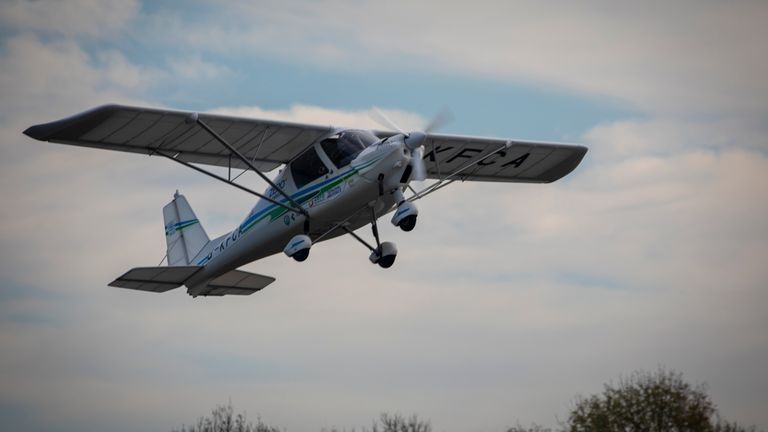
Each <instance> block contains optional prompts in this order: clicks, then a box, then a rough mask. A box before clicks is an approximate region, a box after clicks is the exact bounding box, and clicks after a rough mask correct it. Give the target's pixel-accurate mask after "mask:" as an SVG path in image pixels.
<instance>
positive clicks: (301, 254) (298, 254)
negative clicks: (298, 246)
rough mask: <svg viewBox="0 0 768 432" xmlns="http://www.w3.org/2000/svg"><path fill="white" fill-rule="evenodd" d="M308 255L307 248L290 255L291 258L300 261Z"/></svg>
mask: <svg viewBox="0 0 768 432" xmlns="http://www.w3.org/2000/svg"><path fill="white" fill-rule="evenodd" d="M308 256H309V248H306V249H302V250H300V251H297V252H296V253H295V254H293V255H292V256H291V258H293V259H295V260H296V261H298V262H302V261H304V260H306V259H307V257H308Z"/></svg>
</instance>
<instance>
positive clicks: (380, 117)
mask: <svg viewBox="0 0 768 432" xmlns="http://www.w3.org/2000/svg"><path fill="white" fill-rule="evenodd" d="M370 115H371V118H372V119H373V120H374V121H376V123H378V124H380V125H382V126H384V127H386V128H389V129H392V130H396V131H398V132H400V133H401V134H403V136H406V137H407V136H408V133H407V132H404V131H403V130H402V129H400V126H398V125H397V123H395V122H393V121H392V120H391V119H390V118H389V117H387V115H386V114H384V112H383V111H382V110H380V109H379V107H373V108H372V109H371V113H370Z"/></svg>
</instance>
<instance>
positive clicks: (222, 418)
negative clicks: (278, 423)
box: [174, 402, 280, 432]
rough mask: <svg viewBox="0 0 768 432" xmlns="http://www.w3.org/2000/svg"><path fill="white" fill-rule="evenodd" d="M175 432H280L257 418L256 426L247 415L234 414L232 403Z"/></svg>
mask: <svg viewBox="0 0 768 432" xmlns="http://www.w3.org/2000/svg"><path fill="white" fill-rule="evenodd" d="M174 432H280V429H279V428H277V427H275V426H269V425H267V424H265V423H264V422H262V421H261V418H259V417H256V424H254V423H253V422H252V421H248V419H247V418H246V415H245V413H238V414H237V415H235V414H234V409H233V408H232V402H229V403H228V404H226V405H219V406H217V407H216V408H215V409H214V410H213V411H211V415H210V416H209V417H200V418H198V419H197V422H196V423H195V424H194V425H191V426H184V425H182V426H181V429H174Z"/></svg>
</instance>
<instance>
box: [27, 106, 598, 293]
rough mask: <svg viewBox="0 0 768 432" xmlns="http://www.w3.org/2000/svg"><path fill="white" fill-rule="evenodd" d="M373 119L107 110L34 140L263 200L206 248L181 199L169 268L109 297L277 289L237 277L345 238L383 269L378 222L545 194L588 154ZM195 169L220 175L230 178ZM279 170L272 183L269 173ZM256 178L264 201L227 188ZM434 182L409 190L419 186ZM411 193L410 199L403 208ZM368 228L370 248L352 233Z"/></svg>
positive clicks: (149, 272) (169, 217) (172, 214)
mask: <svg viewBox="0 0 768 432" xmlns="http://www.w3.org/2000/svg"><path fill="white" fill-rule="evenodd" d="M377 112H378V117H379V121H380V122H381V123H382V124H383V125H385V126H386V127H388V128H390V129H391V130H390V131H370V130H358V129H348V128H339V127H333V126H317V125H311V124H302V123H290V122H283V121H274V120H264V119H250V118H237V117H230V116H224V115H217V114H207V113H195V112H185V111H174V110H165V109H154V108H143V107H131V106H121V105H105V106H101V107H97V108H94V109H92V110H89V111H85V112H83V113H80V114H76V115H74V116H72V117H68V118H65V119H62V120H58V121H54V122H50V123H45V124H40V125H36V126H32V127H30V128H28V129H27V130H25V131H24V133H25V134H26V135H28V136H29V137H32V138H34V139H37V140H41V141H49V142H53V143H61V144H70V145H76V146H84V147H94V148H100V149H107V150H117V151H124V152H131V153H140V154H145V155H150V156H153V155H156V156H161V157H164V158H167V159H169V160H171V161H173V162H176V163H179V164H182V165H184V166H187V167H189V168H192V169H194V170H196V171H198V172H201V173H203V174H206V175H208V176H211V177H213V178H215V179H217V180H220V181H222V182H224V183H227V184H229V185H231V186H234V187H236V188H239V189H241V190H243V191H246V192H248V193H251V194H252V195H254V196H256V197H258V198H259V200H258V201H257V202H256V205H255V206H254V207H253V209H252V210H251V211H250V213H248V215H247V216H246V217H245V219H244V220H243V221H242V222H241V223H240V224H239V225H238V226H237V227H235V228H234V229H233V230H232V231H230V232H229V233H227V234H224V235H222V236H219V237H217V238H215V239H213V240H211V239H209V237H208V235H207V234H206V232H205V230H204V229H203V227H202V226H201V225H200V222H199V220H198V219H197V216H195V213H194V212H193V211H192V208H191V207H190V205H189V203H188V202H187V200H186V198H185V197H184V196H183V195H180V194H179V193H178V191H176V193H175V194H174V196H173V200H172V201H171V202H170V203H169V204H167V205H166V206H165V207H163V218H164V222H165V240H166V244H167V255H166V257H167V260H168V262H167V266H157V267H137V268H133V269H131V270H129V271H128V272H126V273H125V274H123V275H122V276H120V277H118V278H117V279H115V280H114V281H113V282H112V283H110V284H109V285H110V286H114V287H122V288H130V289H135V290H142V291H152V292H165V291H168V290H171V289H174V288H177V287H179V286H181V285H185V286H186V287H187V292H188V293H189V294H190V295H191V296H193V297H197V296H222V295H229V294H237V295H247V294H253V293H254V292H256V291H259V290H261V289H262V288H264V287H266V286H267V285H269V284H270V283H272V282H274V281H275V279H274V278H273V277H270V276H264V275H259V274H254V273H250V272H246V271H243V270H238V267H240V266H243V265H245V264H247V263H250V262H252V261H255V260H258V259H261V258H264V257H267V256H270V255H274V254H276V253H279V252H281V251H282V252H284V253H285V254H286V255H287V256H289V257H292V258H293V259H295V260H296V261H304V260H306V259H307V257H308V256H309V251H310V249H311V247H312V245H313V244H316V243H318V242H321V241H325V240H329V239H331V238H334V237H337V236H340V235H344V234H349V235H350V236H352V237H354V238H355V239H356V240H357V241H359V242H360V243H361V244H363V245H365V247H367V248H368V249H369V250H370V252H371V253H370V257H369V259H370V261H371V262H372V263H374V264H378V265H379V266H381V267H383V268H388V267H390V266H392V264H393V263H394V261H395V257H396V256H397V248H396V247H395V244H394V243H391V242H382V241H380V239H379V233H378V228H377V219H378V218H380V217H381V216H383V215H385V214H387V213H389V212H390V211H394V214H393V216H392V218H391V223H392V224H394V225H395V226H398V227H400V228H401V229H402V230H403V231H411V230H412V229H414V227H415V226H416V220H417V216H418V209H417V208H416V205H415V204H414V201H417V200H419V199H421V198H424V197H425V196H427V195H429V194H431V193H433V192H435V191H437V190H439V189H441V188H443V187H445V186H447V185H449V184H451V183H453V182H455V181H457V180H459V181H467V180H469V181H495V182H523V183H549V182H553V181H555V180H558V179H560V178H561V177H563V176H565V175H567V174H568V173H570V172H571V171H573V169H575V168H576V166H577V165H578V164H579V163H580V162H581V160H582V158H583V157H584V155H585V154H586V152H587V148H586V147H583V146H579V145H571V144H560V143H544V142H532V141H521V140H511V139H495V138H493V139H492V138H482V137H474V136H457V135H446V134H437V133H433V130H434V129H435V128H436V127H437V126H439V124H440V123H443V122H444V121H445V117H446V116H445V115H438V116H437V117H436V118H435V119H434V120H433V121H432V122H431V123H430V125H429V126H427V127H426V128H425V130H424V131H414V132H405V131H403V130H401V129H400V128H398V127H397V125H396V124H394V123H393V122H391V121H390V120H389V119H387V118H386V116H385V115H384V114H383V113H382V112H380V111H377ZM202 165H212V166H218V167H226V168H228V170H227V173H228V174H227V177H224V176H223V173H222V175H219V174H216V173H214V172H211V171H208V170H206V169H204V168H203V167H202ZM281 166H283V168H282V169H281V170H280V171H279V173H278V174H277V176H275V177H274V179H270V178H269V177H267V176H266V175H265V174H264V172H268V171H271V170H274V169H276V168H278V167H281ZM233 169H234V170H244V171H243V172H245V171H247V170H252V171H253V172H255V173H256V174H257V175H259V176H260V177H261V178H262V179H264V181H266V182H267V184H268V185H269V187H268V188H267V190H266V191H265V192H264V193H258V192H256V191H253V190H251V189H249V188H247V187H245V186H243V185H242V184H240V183H236V182H235V180H236V177H235V178H233V177H232V170H233ZM424 179H433V180H434V182H433V183H431V184H430V185H428V186H426V187H423V188H421V189H420V190H419V191H416V190H415V189H414V188H413V187H412V186H411V185H410V183H411V182H412V181H414V180H424ZM406 194H408V195H409V196H407V197H406ZM368 224H370V225H371V227H372V231H373V239H374V242H373V244H371V243H369V242H368V241H366V240H365V239H363V238H362V237H360V235H358V234H357V233H355V230H357V229H358V228H360V227H363V226H365V225H368Z"/></svg>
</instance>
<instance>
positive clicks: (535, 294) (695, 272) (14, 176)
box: [0, 0, 768, 432]
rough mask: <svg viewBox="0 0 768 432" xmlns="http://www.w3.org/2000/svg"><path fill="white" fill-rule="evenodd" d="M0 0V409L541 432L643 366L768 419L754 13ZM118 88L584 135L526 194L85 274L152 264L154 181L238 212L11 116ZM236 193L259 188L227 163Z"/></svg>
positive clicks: (156, 99)
mask: <svg viewBox="0 0 768 432" xmlns="http://www.w3.org/2000/svg"><path fill="white" fill-rule="evenodd" d="M412 3H416V2H396V1H388V2H380V1H378V2H341V1H317V2H316V1H307V2H303V1H293V2H281V1H274V2H259V1H242V2H238V1H232V2H228V3H227V7H223V6H220V5H218V4H215V3H214V2H204V1H185V2H181V1H179V2H151V3H150V2H147V3H142V2H139V1H138V0H136V1H127V0H119V1H118V0H115V1H97V0H73V1H68V2H58V1H54V0H50V1H48V0H38V1H18V0H6V1H4V2H2V3H0V200H1V201H2V203H3V204H2V206H0V242H1V243H0V245H1V246H2V247H1V248H0V254H2V255H1V256H0V347H1V348H0V422H2V424H4V425H6V426H8V427H9V430H32V431H37V430H40V431H43V430H61V431H80V430H106V429H109V430H116V431H135V430H146V431H154V430H169V429H171V428H172V427H174V426H179V425H181V424H182V423H185V422H186V423H189V422H191V421H193V420H194V419H195V418H197V416H199V415H202V414H205V413H206V412H208V411H209V410H210V409H211V408H213V407H214V406H215V405H216V404H219V403H225V402H226V401H227V400H229V399H231V400H232V402H233V403H234V405H235V408H236V409H237V410H245V411H247V413H248V414H249V416H251V417H254V418H255V417H256V415H261V417H262V418H263V419H264V420H266V421H267V422H268V423H271V424H276V425H280V426H281V427H285V428H287V429H288V430H289V431H309V430H320V429H321V428H322V427H332V426H337V427H347V428H350V427H357V428H359V427H360V426H363V425H368V424H369V422H370V419H372V418H373V417H375V416H377V415H378V413H380V412H382V411H389V412H402V413H411V412H416V413H418V414H419V415H420V416H422V417H424V418H429V419H431V420H432V423H433V425H434V426H435V428H436V430H440V431H448V432H454V431H464V430H477V431H500V430H503V429H504V427H506V426H509V425H513V424H515V423H516V422H517V421H520V422H522V423H529V422H532V421H536V422H538V423H543V424H545V425H555V424H556V423H557V421H556V416H559V418H561V419H562V418H563V417H564V416H565V414H566V412H567V410H568V408H569V407H570V406H571V403H572V401H573V398H574V396H575V395H577V394H580V393H581V394H589V393H592V392H596V391H599V390H600V388H601V385H602V383H604V382H607V381H610V380H616V379H617V378H618V377H619V376H621V375H622V374H628V373H630V372H631V371H633V370H637V369H646V370H647V369H651V370H652V369H655V368H656V367H657V366H658V365H663V366H665V367H668V368H672V369H676V370H679V371H682V372H683V373H684V376H685V377H686V378H687V379H688V380H689V381H691V382H694V383H706V384H707V385H708V388H709V393H710V395H711V396H712V398H713V400H714V401H715V403H716V404H717V405H718V407H719V408H720V411H721V413H722V414H723V415H724V416H725V417H726V418H728V419H732V420H738V421H740V422H743V423H747V424H757V425H758V426H760V427H763V428H768V412H766V410H765V407H766V406H768V374H767V373H766V372H765V365H766V364H768V313H767V312H766V305H768V266H767V265H766V263H767V262H768V192H766V188H768V121H766V119H768V80H766V79H765V77H766V76H768V56H767V55H766V51H765V41H766V40H768V27H766V26H765V23H766V22H768V7H766V5H765V3H764V2H762V1H754V2H750V1H741V2H712V1H702V0H696V1H683V0H681V1H677V2H661V1H659V2H651V3H649V2H634V3H631V4H630V3H628V2H621V3H617V2H596V1H584V2H570V1H563V2H546V3H542V2H527V1H519V2H511V1H500V2H487V1H479V2H465V3H458V2H456V3H453V2H443V1H435V2H418V3H416V4H412ZM109 102H119V103H131V104H142V105H151V106H163V107H171V108H177V109H194V110H200V111H208V110H220V111H221V110H229V111H234V112H238V113H240V114H242V115H254V116H268V117H277V118H285V119H291V120H297V121H306V122H312V123H321V124H329V123H330V124H335V125H347V126H357V127H366V126H373V123H372V121H371V119H370V118H369V116H368V114H367V112H368V110H369V109H370V108H371V107H372V106H380V107H382V108H384V109H386V110H390V112H391V113H392V115H393V117H396V118H397V119H398V121H400V122H402V123H403V125H404V126H406V127H414V128H416V127H419V126H420V125H423V124H425V123H426V122H427V121H428V119H429V118H430V117H431V116H432V115H434V114H435V113H437V112H439V111H440V109H441V108H442V107H445V106H447V107H450V108H451V109H452V111H453V113H454V117H455V120H454V121H453V122H452V123H451V124H450V125H448V126H446V127H445V128H444V130H443V132H446V133H461V134H473V135H491V136H499V137H515V138H526V139H539V140H557V141H569V142H577V143H584V144H586V145H587V146H589V147H590V152H589V154H588V156H587V158H586V159H585V161H584V162H583V163H582V165H581V166H580V167H579V168H578V169H577V170H576V171H575V172H574V173H573V174H572V175H570V176H569V177H568V178H566V179H564V180H562V181H560V182H557V183H555V184H551V185H514V184H482V183H474V184H470V183H464V184H458V185H452V186H451V187H450V188H446V189H444V190H443V191H441V192H440V193H437V194H434V195H433V196H432V197H431V198H430V199H429V200H424V201H421V202H420V203H419V205H420V212H421V213H420V214H421V216H420V219H419V226H418V227H417V228H416V230H415V231H413V232H412V233H402V232H400V231H399V230H396V229H394V228H393V227H391V226H389V225H388V224H387V223H386V222H385V223H384V224H382V230H383V233H382V235H383V236H384V237H385V238H386V239H387V240H392V241H395V242H396V243H397V244H398V248H399V249H400V254H399V257H398V262H397V263H396V264H395V266H394V267H393V268H391V269H389V270H382V269H380V268H378V267H375V266H372V265H370V263H368V261H367V255H368V253H367V252H366V250H364V249H363V248H361V247H360V246H359V245H358V244H357V243H355V242H354V241H353V240H351V239H348V238H341V239H338V240H336V241H333V242H330V243H323V244H320V245H317V246H316V247H315V248H314V249H313V254H312V257H311V258H310V259H309V260H308V261H307V262H305V263H302V264H299V263H295V262H293V261H292V260H289V259H287V258H285V257H283V256H275V257H271V258H268V259H266V260H263V261H260V262H256V263H252V264H250V265H248V266H246V267H245V269H247V270H250V271H254V272H258V273H264V274H269V275H272V276H275V277H276V278H277V282H276V283H274V284H272V285H271V286H269V287H268V288H267V289H265V290H264V291H262V292H260V293H258V294H256V295H253V296H251V297H246V298H220V299H205V298H198V299H192V298H190V297H188V296H187V295H186V294H185V293H184V292H183V291H182V290H177V291H173V292H169V293H166V294H162V295H154V294H151V293H140V292H133V291H128V290H120V289H116V288H108V287H106V284H107V283H108V282H110V281H111V280H113V279H114V277H115V276H117V275H119V274H121V273H122V272H123V271H125V270H127V269H128V268H130V267H135V266H145V265H157V264H158V263H159V262H160V260H161V259H162V257H163V255H164V252H165V250H164V249H165V242H164V236H163V223H162V215H161V208H162V206H163V205H164V204H165V203H167V202H168V201H169V200H170V198H171V196H172V194H173V191H174V190H176V189H177V188H178V189H180V190H181V191H182V192H183V193H185V195H186V196H187V198H188V199H189V201H190V202H191V203H192V205H193V207H194V208H195V209H196V211H197V213H198V216H199V217H200V219H201V220H202V221H203V223H204V225H205V226H206V228H207V230H208V232H209V233H210V234H212V235H218V234H221V233H223V232H225V231H227V230H229V229H231V227H232V226H234V225H235V224H236V223H238V222H239V221H240V220H241V218H242V217H243V216H244V214H245V213H246V212H247V211H248V210H249V209H250V207H251V206H252V204H253V202H252V201H251V197H250V196H249V195H247V194H243V193H242V192H239V191H237V190H234V189H232V188H227V187H225V186H222V185H220V184H218V183H213V182H212V181H209V180H208V179H207V178H204V177H202V176H199V175H198V174H196V173H194V172H191V171H189V170H186V169H184V168H183V167H178V166H175V165H169V163H168V162H167V161H164V160H158V159H157V158H148V157H143V156H138V155H127V154H118V153H110V152H103V151H97V150H89V149H82V148H74V147H67V146H59V145H54V144H47V143H41V142H36V141H33V140H31V139H29V138H27V137H25V136H23V135H22V134H21V131H22V130H24V129H25V128H26V127H27V126H29V125H32V124H36V123H41V122H45V121H50V120H53V119H57V118H61V117H63V116H66V115H70V114H73V113H76V112H79V111H81V110H84V109H87V108H90V107H93V106H95V105H98V104H103V103H109ZM243 179H244V182H245V183H246V184H248V185H250V186H253V187H258V188H262V187H263V184H261V183H259V181H257V178H256V177H255V176H253V175H251V174H248V175H246V176H244V177H243Z"/></svg>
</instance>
